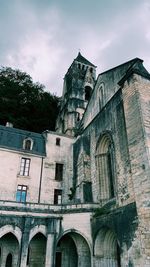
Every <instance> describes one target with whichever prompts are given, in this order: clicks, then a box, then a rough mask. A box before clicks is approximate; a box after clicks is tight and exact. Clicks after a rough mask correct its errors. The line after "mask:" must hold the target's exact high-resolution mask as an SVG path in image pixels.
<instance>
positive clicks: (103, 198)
mask: <svg viewBox="0 0 150 267" xmlns="http://www.w3.org/2000/svg"><path fill="white" fill-rule="evenodd" d="M95 160H96V176H97V183H98V187H99V200H100V202H102V204H105V203H106V202H107V201H108V200H109V199H112V198H114V197H115V153H114V144H113V141H112V136H111V134H110V132H108V131H107V132H105V133H103V134H101V136H100V138H99V140H98V142H97V145H96V152H95Z"/></svg>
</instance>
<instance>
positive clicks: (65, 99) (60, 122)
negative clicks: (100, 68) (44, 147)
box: [56, 52, 96, 136]
mask: <svg viewBox="0 0 150 267" xmlns="http://www.w3.org/2000/svg"><path fill="white" fill-rule="evenodd" d="M95 79H96V66H94V65H93V64H92V63H91V62H90V61H88V60H87V59H86V58H84V57H83V56H82V55H81V53H80V52H79V53H78V56H77V57H76V58H75V59H74V61H73V63H72V64H71V66H70V67H69V69H68V71H67V73H66V75H65V77H64V86H63V95H62V103H61V109H60V113H59V115H58V119H57V123H56V131H57V132H59V133H64V134H67V135H70V136H75V135H76V129H77V125H78V124H79V122H80V120H81V119H82V116H83V114H84V111H85V108H86V106H87V104H88V102H89V100H90V97H91V93H92V90H93V87H94V84H95Z"/></svg>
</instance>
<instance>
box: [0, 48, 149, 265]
mask: <svg viewBox="0 0 150 267" xmlns="http://www.w3.org/2000/svg"><path fill="white" fill-rule="evenodd" d="M95 70H96V67H95V66H94V65H93V64H92V63H90V62H89V61H88V60H87V59H85V58H84V57H83V56H82V55H81V54H80V53H79V54H78V56H77V58H76V59H75V60H74V61H73V63H72V64H71V66H70V68H69V69H68V71H67V74H66V75H65V78H64V89H63V97H62V104H61V112H60V114H59V115H58V120H57V126H56V132H50V131H45V132H43V133H42V134H37V133H32V132H28V131H22V130H19V129H14V128H12V127H8V126H11V125H9V124H8V126H7V127H4V126H0V161H1V164H0V183H1V188H0V266H1V267H35V266H36V267H149V266H150V200H149V199H150V179H149V177H150V119H149V117H150V74H149V73H148V72H147V70H146V69H145V68H144V67H143V64H142V60H141V59H138V58H135V59H133V60H131V61H128V62H126V63H124V64H122V65H120V66H117V67H115V68H113V69H110V70H108V71H106V72H104V73H101V74H100V75H99V76H98V78H97V79H96V75H95Z"/></svg>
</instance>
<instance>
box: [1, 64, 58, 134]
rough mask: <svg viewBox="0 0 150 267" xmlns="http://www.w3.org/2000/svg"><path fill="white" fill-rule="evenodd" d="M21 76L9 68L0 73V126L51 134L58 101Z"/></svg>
mask: <svg viewBox="0 0 150 267" xmlns="http://www.w3.org/2000/svg"><path fill="white" fill-rule="evenodd" d="M44 89H45V87H44V86H43V85H42V84H39V83H33V81H32V78H31V77H30V75H28V74H27V73H25V72H22V71H20V70H14V69H12V68H9V67H2V68H1V69H0V124H2V125H5V124H6V122H7V121H8V122H11V123H13V125H14V127H16V128H21V129H24V130H29V131H35V132H42V131H44V130H54V129H55V122H56V117H57V114H58V112H59V101H60V99H59V98H58V97H57V96H55V95H52V94H51V93H49V92H46V91H44Z"/></svg>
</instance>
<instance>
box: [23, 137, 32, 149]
mask: <svg viewBox="0 0 150 267" xmlns="http://www.w3.org/2000/svg"><path fill="white" fill-rule="evenodd" d="M32 147H33V140H32V139H31V138H27V139H25V140H24V141H23V149H25V150H32Z"/></svg>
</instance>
